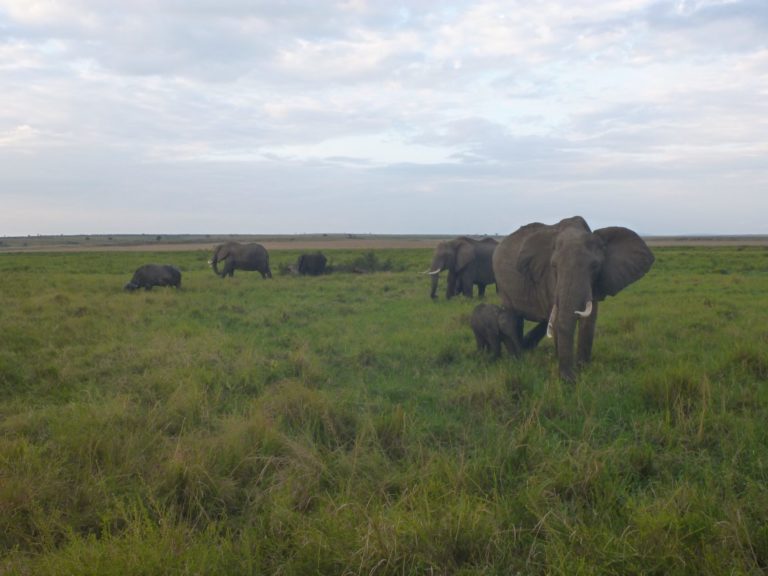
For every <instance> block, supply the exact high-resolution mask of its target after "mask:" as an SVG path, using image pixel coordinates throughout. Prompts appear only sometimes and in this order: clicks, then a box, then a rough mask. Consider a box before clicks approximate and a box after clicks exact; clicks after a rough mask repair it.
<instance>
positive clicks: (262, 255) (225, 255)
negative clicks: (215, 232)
mask: <svg viewBox="0 0 768 576" xmlns="http://www.w3.org/2000/svg"><path fill="white" fill-rule="evenodd" d="M220 262H224V269H223V270H222V271H221V272H219V263H220ZM208 263H209V264H210V265H211V267H212V268H213V271H214V272H215V273H216V274H218V275H219V276H221V277H222V278H224V277H225V276H234V274H235V270H255V271H257V272H260V273H261V276H262V278H272V271H271V270H270V269H269V253H268V252H267V249H266V248H264V246H262V245H261V244H255V243H254V244H240V243H239V242H227V243H225V244H220V245H219V246H217V247H216V250H214V252H213V256H212V257H211V259H210V260H209V261H208Z"/></svg>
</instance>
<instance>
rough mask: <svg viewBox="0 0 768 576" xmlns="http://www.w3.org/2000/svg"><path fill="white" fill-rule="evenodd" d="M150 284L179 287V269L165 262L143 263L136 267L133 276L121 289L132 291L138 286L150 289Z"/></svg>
mask: <svg viewBox="0 0 768 576" xmlns="http://www.w3.org/2000/svg"><path fill="white" fill-rule="evenodd" d="M152 286H174V287H176V288H181V271H180V270H179V269H178V268H176V267H175V266H169V265H167V264H144V266H139V267H138V268H137V269H136V272H134V273H133V278H131V281H130V282H128V283H127V284H126V285H125V286H123V289H124V290H128V291H129V292H133V291H134V290H137V289H139V288H144V289H145V290H152Z"/></svg>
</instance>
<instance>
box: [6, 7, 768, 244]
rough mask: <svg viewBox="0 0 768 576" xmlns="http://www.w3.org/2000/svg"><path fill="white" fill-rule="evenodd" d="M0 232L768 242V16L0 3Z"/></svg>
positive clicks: (725, 11) (766, 10)
mask: <svg viewBox="0 0 768 576" xmlns="http://www.w3.org/2000/svg"><path fill="white" fill-rule="evenodd" d="M0 199H2V205H1V207H0V235H8V236H12V235H26V234H62V233H63V234H76V233H90V234H99V233H166V234H170V233H254V234H261V233H266V234H272V233H286V234H291V233H312V232H355V233H393V234H397V233H424V234H426V233H451V234H453V233H469V234H480V233H499V234H506V233H509V232H512V231H513V230H515V229H516V228H517V227H518V226H520V225H522V224H525V223H527V222H531V221H542V222H555V221H557V220H559V219H561V218H564V217H568V216H572V215H575V214H580V215H582V216H584V217H585V218H587V220H588V221H589V222H590V224H591V225H592V227H593V228H599V227H602V226H610V225H624V226H629V227H631V228H633V229H635V230H637V231H638V232H640V233H645V234H692V233H701V234H705V233H720V234H734V233H736V234H738V233H752V234H756V233H768V225H766V218H767V217H768V0H521V1H513V0H507V1H490V0H489V1H478V0H475V1H466V2H464V1H460V0H452V1H443V2H438V1H428V0H410V1H408V2H397V1H395V0H387V1H384V0H382V1H379V0H376V1H374V0H346V1H341V0H340V1H337V2H333V1H330V0H326V1H321V0H284V1H277V0H273V1H266V0H130V1H129V0H0Z"/></svg>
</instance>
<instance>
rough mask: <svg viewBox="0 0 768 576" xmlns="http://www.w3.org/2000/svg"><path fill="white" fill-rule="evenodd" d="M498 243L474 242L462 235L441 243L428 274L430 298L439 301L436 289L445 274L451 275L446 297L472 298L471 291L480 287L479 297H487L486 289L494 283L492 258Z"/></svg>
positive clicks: (488, 240) (493, 241) (491, 240)
mask: <svg viewBox="0 0 768 576" xmlns="http://www.w3.org/2000/svg"><path fill="white" fill-rule="evenodd" d="M497 245H498V242H496V240H494V239H493V238H483V239H482V240H475V239H474V238H469V237H467V236H459V237H458V238H454V239H453V240H447V241H445V242H440V243H439V244H438V245H437V247H436V248H435V252H434V254H433V256H432V264H431V266H430V269H429V271H428V272H427V274H429V275H430V276H431V277H432V278H431V281H432V282H431V291H430V293H429V295H430V297H431V298H437V286H438V281H439V276H440V273H441V272H442V271H444V270H445V271H447V272H448V287H447V289H446V291H445V297H446V298H449V299H450V298H452V297H453V296H455V295H456V294H464V296H467V297H468V298H471V297H472V288H473V286H474V285H477V293H478V296H481V297H482V296H484V295H485V287H486V286H488V285H489V284H494V283H495V282H496V280H495V279H494V275H493V264H492V256H493V251H494V250H495V249H496V246H497Z"/></svg>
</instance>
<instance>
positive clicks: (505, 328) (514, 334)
mask: <svg viewBox="0 0 768 576" xmlns="http://www.w3.org/2000/svg"><path fill="white" fill-rule="evenodd" d="M503 314H505V315H506V318H503V319H500V327H501V334H502V340H503V341H504V346H506V348H507V352H509V355H510V356H512V357H513V358H518V357H519V356H520V355H521V354H522V351H523V345H522V344H523V322H524V320H523V317H522V316H518V315H517V314H513V313H512V312H509V311H504V312H503Z"/></svg>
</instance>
